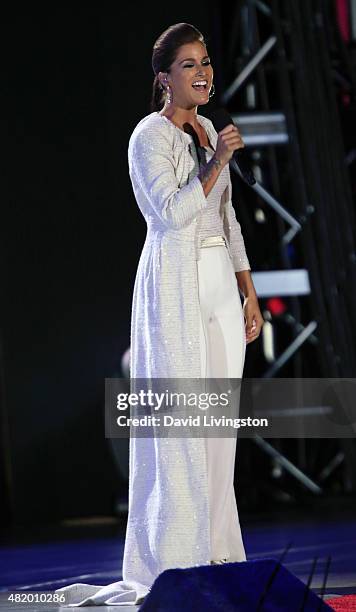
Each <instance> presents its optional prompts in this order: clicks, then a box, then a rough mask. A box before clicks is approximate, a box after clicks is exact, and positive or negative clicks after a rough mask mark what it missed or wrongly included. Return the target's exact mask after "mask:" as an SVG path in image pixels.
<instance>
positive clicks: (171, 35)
mask: <svg viewBox="0 0 356 612" xmlns="http://www.w3.org/2000/svg"><path fill="white" fill-rule="evenodd" d="M197 41H198V42H201V43H203V45H205V44H206V42H205V40H204V36H203V34H202V33H201V32H199V30H197V28H195V27H194V26H192V25H191V24H190V23H175V24H174V25H171V26H170V27H169V28H167V30H165V31H164V32H162V34H161V35H160V36H159V37H158V38H157V40H156V42H155V44H154V45H153V53H152V68H153V72H154V73H155V78H154V81H153V87H152V99H151V111H152V112H154V111H159V110H161V108H162V107H163V106H164V90H163V88H162V86H161V84H160V82H159V79H158V76H157V75H158V73H159V72H169V70H170V67H171V65H172V64H173V62H174V60H175V59H176V57H177V54H178V49H179V48H180V47H181V46H182V45H186V44H188V43H193V42H197Z"/></svg>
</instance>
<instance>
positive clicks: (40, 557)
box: [0, 510, 356, 612]
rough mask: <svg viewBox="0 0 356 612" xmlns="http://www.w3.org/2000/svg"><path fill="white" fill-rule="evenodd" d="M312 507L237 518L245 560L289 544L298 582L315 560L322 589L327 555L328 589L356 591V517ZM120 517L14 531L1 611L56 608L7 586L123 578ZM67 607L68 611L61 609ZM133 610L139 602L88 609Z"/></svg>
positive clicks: (0, 570)
mask: <svg viewBox="0 0 356 612" xmlns="http://www.w3.org/2000/svg"><path fill="white" fill-rule="evenodd" d="M325 514H326V513H324V512H320V516H317V515H316V513H315V512H313V513H312V515H308V513H306V512H305V511H304V512H303V515H301V513H296V511H295V510H294V511H293V512H292V513H291V512H283V513H279V514H278V513H275V512H274V513H270V514H269V515H265V516H260V517H256V516H255V517H254V518H251V517H249V518H247V517H244V516H242V517H241V525H242V530H243V535H244V542H245V548H246V553H247V557H248V559H250V560H252V559H257V558H264V557H273V558H277V559H279V558H280V556H281V554H282V552H283V550H285V548H286V546H287V545H288V543H291V548H290V550H289V552H288V554H287V556H286V558H285V560H284V562H283V564H284V565H285V566H286V567H287V569H288V570H290V571H291V572H292V573H293V574H295V575H296V576H298V578H300V579H301V580H303V581H304V582H306V581H307V579H308V574H309V571H310V569H311V565H312V562H313V559H314V558H315V557H317V558H318V563H317V567H316V571H315V574H314V578H313V581H312V585H311V587H312V589H313V590H314V591H315V592H316V593H319V592H320V588H321V586H322V581H323V575H324V570H325V564H326V560H327V557H328V556H331V565H330V572H329V577H328V581H327V587H326V594H327V596H330V595H343V594H349V593H356V552H355V551H356V514H353V513H350V512H348V513H346V515H345V512H343V511H342V510H340V512H338V516H337V517H336V516H333V518H332V519H331V518H330V513H329V514H326V515H325ZM124 526H125V525H124V521H121V523H120V521H118V520H117V519H116V518H100V517H93V518H92V519H82V520H80V519H79V520H78V521H69V522H67V523H66V524H62V525H60V526H58V525H57V526H46V527H42V528H38V529H37V530H36V529H32V530H31V531H28V530H27V529H22V530H17V531H16V532H14V533H12V534H8V535H7V537H6V541H5V543H4V544H3V545H2V546H1V547H0V575H1V588H0V612H8V611H10V610H11V611H12V612H13V611H14V610H24V609H25V610H26V611H27V612H34V611H35V610H36V611H38V610H41V611H42V612H50V611H53V610H58V609H59V608H58V606H53V605H52V606H48V605H43V604H42V605H37V606H36V605H33V604H13V603H10V604H9V602H8V601H7V597H8V595H9V593H10V592H12V591H19V590H20V591H21V592H26V591H29V590H31V591H36V590H38V591H52V592H53V591H54V589H57V588H59V587H61V586H64V585H66V584H71V583H74V582H85V583H91V584H100V585H101V584H102V585H104V584H109V583H111V582H115V581H117V580H120V579H121V573H120V571H121V564H122V555H123V546H124V533H125V531H124ZM62 609H67V610H69V609H70V608H62ZM93 609H97V610H101V612H106V611H108V610H115V611H117V610H122V611H125V610H126V611H127V610H130V611H133V610H137V609H138V606H127V607H121V606H120V607H116V606H100V607H90V610H93Z"/></svg>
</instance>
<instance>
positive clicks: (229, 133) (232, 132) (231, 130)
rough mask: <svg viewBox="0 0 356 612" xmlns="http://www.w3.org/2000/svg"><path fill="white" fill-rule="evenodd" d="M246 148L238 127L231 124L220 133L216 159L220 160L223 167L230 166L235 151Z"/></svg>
mask: <svg viewBox="0 0 356 612" xmlns="http://www.w3.org/2000/svg"><path fill="white" fill-rule="evenodd" d="M244 146H245V143H244V141H243V140H242V138H241V135H240V132H239V130H238V128H237V127H236V125H234V124H233V123H229V125H227V126H226V127H224V129H223V130H221V132H218V141H217V145H216V151H215V157H216V159H220V161H221V163H222V164H223V165H225V164H228V163H229V161H230V159H231V158H232V156H233V154H234V151H236V150H237V149H242V148H243V147H244Z"/></svg>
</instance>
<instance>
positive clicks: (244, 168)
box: [210, 108, 256, 185]
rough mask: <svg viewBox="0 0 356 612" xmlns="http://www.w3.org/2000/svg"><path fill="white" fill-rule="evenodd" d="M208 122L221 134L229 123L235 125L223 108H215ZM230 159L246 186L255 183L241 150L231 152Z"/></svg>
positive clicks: (244, 154)
mask: <svg viewBox="0 0 356 612" xmlns="http://www.w3.org/2000/svg"><path fill="white" fill-rule="evenodd" d="M210 120H211V121H212V122H213V125H214V128H215V129H216V131H217V132H221V130H223V129H224V128H225V127H226V126H227V125H229V124H230V123H232V124H233V125H235V124H234V122H233V120H232V117H231V116H230V114H229V113H228V112H227V111H226V110H225V109H224V108H217V109H216V110H214V111H212V113H211V115H210ZM236 127H237V126H236ZM232 157H233V158H234V160H235V161H236V163H237V165H238V167H239V169H240V171H241V174H242V176H243V178H244V180H245V181H246V183H248V185H254V184H255V183H256V179H255V177H254V175H253V172H252V170H251V168H250V165H249V163H248V160H247V157H246V153H245V151H244V150H243V149H237V150H236V151H234V152H233V155H232Z"/></svg>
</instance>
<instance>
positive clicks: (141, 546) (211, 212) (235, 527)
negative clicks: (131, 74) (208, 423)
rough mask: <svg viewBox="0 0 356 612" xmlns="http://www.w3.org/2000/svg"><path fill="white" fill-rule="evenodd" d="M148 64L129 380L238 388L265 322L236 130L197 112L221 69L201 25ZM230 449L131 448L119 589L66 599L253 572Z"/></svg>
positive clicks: (150, 444)
mask: <svg viewBox="0 0 356 612" xmlns="http://www.w3.org/2000/svg"><path fill="white" fill-rule="evenodd" d="M152 67H153V71H154V74H155V78H154V83H153V96H152V107H151V111H152V112H151V113H150V114H149V115H147V116H145V117H144V118H143V119H141V121H140V122H139V123H138V124H137V125H136V127H135V129H134V130H133V132H132V135H131V137H130V141H129V147H128V161H129V174H130V178H131V182H132V187H133V191H134V194H135V198H136V201H137V204H138V206H139V208H140V210H141V212H142V214H143V216H144V218H145V221H146V223H147V235H146V240H145V244H144V246H143V250H142V253H141V257H140V261H139V264H138V269H137V274H136V279H135V285H134V291H133V302H132V313H131V363H130V369H131V378H132V379H136V378H141V379H155V378H158V379H160V378H161V379H162V378H163V379H165V378H171V379H191V378H192V379H193V378H198V379H199V378H202V379H205V378H241V377H242V373H243V366H244V359H245V349H246V344H247V343H249V342H252V341H253V340H255V339H256V338H257V337H258V336H259V334H260V330H261V327H262V324H263V318H262V315H261V312H260V309H259V306H258V301H257V297H256V292H255V289H254V286H253V282H252V279H251V274H250V265H249V261H248V258H247V256H246V252H245V246H244V241H243V237H242V234H241V228H240V225H239V223H238V222H237V220H236V216H235V212H234V208H233V206H232V202H231V193H232V188H231V179H230V171H229V160H230V159H231V157H232V155H233V153H234V151H235V150H236V149H239V148H240V147H243V146H244V143H243V141H242V139H241V136H240V134H239V131H238V129H237V128H236V127H235V126H234V125H233V124H230V125H228V126H226V127H225V128H224V129H223V130H222V131H221V132H219V133H217V132H216V131H215V129H214V127H213V124H212V122H211V121H210V120H208V119H206V118H204V117H203V116H201V115H199V114H198V113H197V109H198V106H200V105H204V104H207V103H208V101H209V96H210V95H211V90H212V87H213V68H212V65H211V61H210V58H209V54H208V51H207V48H206V45H205V42H204V38H203V36H202V34H201V33H200V32H199V31H198V30H197V29H196V28H195V27H193V26H192V25H190V24H187V23H179V24H176V25H173V26H171V27H169V28H168V29H167V30H166V31H164V32H163V33H162V34H161V36H160V37H159V38H158V39H157V41H156V43H155V44H154V48H153V56H152ZM239 290H240V291H241V293H242V294H243V296H244V304H243V306H242V305H241V299H240V293H239ZM235 452H236V438H226V439H225V438H224V439H223V438H209V437H207V438H193V437H182V438H167V437H154V436H151V437H147V438H140V437H132V438H131V440H130V476H129V515H128V522H127V531H126V540H125V550H124V559H123V580H121V581H118V582H115V583H113V584H110V585H108V586H105V587H100V586H95V585H83V584H76V585H71V586H68V587H64V588H63V589H59V590H58V591H57V592H64V593H65V594H66V599H67V602H68V601H72V602H77V604H76V605H78V602H79V605H83V606H84V605H90V604H91V605H94V604H96V605H100V604H106V605H122V604H124V603H126V604H127V603H136V604H137V603H140V602H141V601H143V599H144V597H145V596H146V595H147V593H148V592H149V590H150V587H151V586H152V583H153V582H154V580H155V578H156V577H157V576H158V575H159V574H160V573H161V572H163V571H164V570H165V569H169V568H177V567H192V566H196V565H208V564H210V563H224V562H226V561H230V562H232V561H244V560H245V559H246V556H245V550H244V546H243V541H242V537H241V530H240V525H239V518H238V512H237V507H236V499H235V493H234V487H233V479H234V465H235ZM172 596H173V597H174V594H173V595H172Z"/></svg>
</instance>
